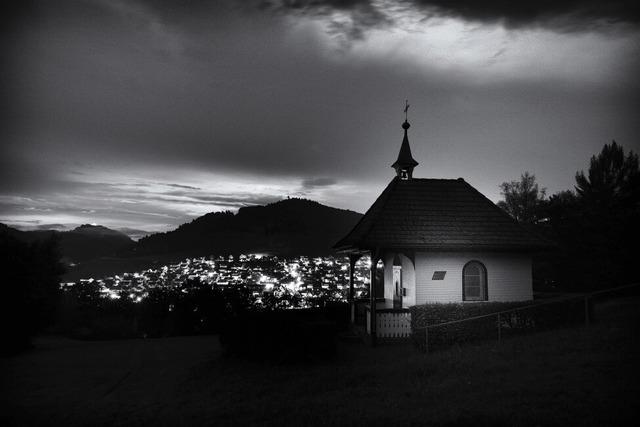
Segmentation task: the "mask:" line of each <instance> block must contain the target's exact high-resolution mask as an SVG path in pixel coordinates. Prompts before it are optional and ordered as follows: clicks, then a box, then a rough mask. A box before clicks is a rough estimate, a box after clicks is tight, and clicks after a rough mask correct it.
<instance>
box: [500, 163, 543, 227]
mask: <svg viewBox="0 0 640 427" xmlns="http://www.w3.org/2000/svg"><path fill="white" fill-rule="evenodd" d="M500 189H501V194H502V195H503V196H504V200H501V201H499V202H498V206H499V207H500V208H502V209H503V210H504V211H505V212H507V213H508V214H509V215H511V216H512V217H513V218H515V219H516V221H518V222H521V223H525V224H534V223H536V222H537V221H538V219H539V207H540V205H541V203H542V202H543V201H544V198H545V195H546V189H545V188H539V187H538V184H537V183H536V176H535V175H533V174H530V173H529V172H525V173H524V174H522V175H520V181H511V182H503V183H502V184H500Z"/></svg>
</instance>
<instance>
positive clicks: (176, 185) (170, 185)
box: [161, 183, 202, 190]
mask: <svg viewBox="0 0 640 427" xmlns="http://www.w3.org/2000/svg"><path fill="white" fill-rule="evenodd" d="M161 184H162V185H166V186H167V187H174V188H184V189H186V190H202V188H200V187H193V186H191V185H182V184H164V183H161Z"/></svg>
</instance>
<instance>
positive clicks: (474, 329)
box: [411, 298, 584, 349]
mask: <svg viewBox="0 0 640 427" xmlns="http://www.w3.org/2000/svg"><path fill="white" fill-rule="evenodd" d="M531 304H532V303H531V302H530V301H525V302H513V303H502V302H491V303H486V302H485V303H457V304H456V303H453V304H425V305H420V306H415V307H411V329H412V331H413V341H414V344H416V345H417V346H419V347H421V348H424V346H425V341H426V337H425V330H424V327H425V326H432V327H430V328H429V348H430V349H432V348H437V347H441V346H448V345H452V344H460V343H464V342H471V341H478V340H486V339H497V337H498V333H499V334H500V336H501V337H507V336H511V335H514V334H518V333H523V332H532V331H541V330H548V329H553V328H557V327H562V326H567V325H571V324H575V323H579V322H583V321H584V300H583V299H579V298H578V299H573V300H563V301H556V302H551V303H548V304H540V305H534V306H531V307H527V308H524V306H528V305H531ZM518 307H523V308H522V309H521V310H517V311H512V312H509V313H503V314H500V317H499V321H500V331H499V332H498V315H497V314H496V316H487V317H482V318H479V319H473V320H469V321H466V322H459V323H453V324H444V323H446V322H452V321H455V320H463V319H468V318H472V317H476V316H483V315H487V314H492V313H499V312H502V311H506V310H511V309H514V308H518ZM440 324H443V325H442V326H437V325H440Z"/></svg>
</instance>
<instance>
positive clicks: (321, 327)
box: [220, 303, 349, 363]
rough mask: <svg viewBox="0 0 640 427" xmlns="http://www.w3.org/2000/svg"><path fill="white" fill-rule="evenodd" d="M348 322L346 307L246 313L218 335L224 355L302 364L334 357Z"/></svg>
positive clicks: (226, 324) (226, 325)
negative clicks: (337, 344) (338, 335)
mask: <svg viewBox="0 0 640 427" xmlns="http://www.w3.org/2000/svg"><path fill="white" fill-rule="evenodd" d="M348 321H349V307H348V304H346V303H330V304H327V305H325V307H323V308H315V309H302V310H276V311H263V312H255V311H252V312H245V313H243V314H241V315H238V316H231V317H229V318H227V319H226V322H225V326H224V328H223V330H222V333H221V335H220V341H221V343H222V344H223V346H224V348H225V351H226V352H227V354H232V355H235V356H241V357H247V358H251V359H258V360H271V361H275V362H287V363H291V362H303V361H309V360H318V359H326V358H330V357H332V356H333V355H334V354H335V350H336V339H337V333H338V331H340V330H344V329H345V328H346V325H347V324H348Z"/></svg>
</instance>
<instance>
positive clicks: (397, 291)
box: [393, 265, 402, 308]
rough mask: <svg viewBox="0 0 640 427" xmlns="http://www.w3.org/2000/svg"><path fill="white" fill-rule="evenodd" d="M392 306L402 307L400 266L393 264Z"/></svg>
mask: <svg viewBox="0 0 640 427" xmlns="http://www.w3.org/2000/svg"><path fill="white" fill-rule="evenodd" d="M393 308H402V267H401V266H399V265H394V266H393Z"/></svg>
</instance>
